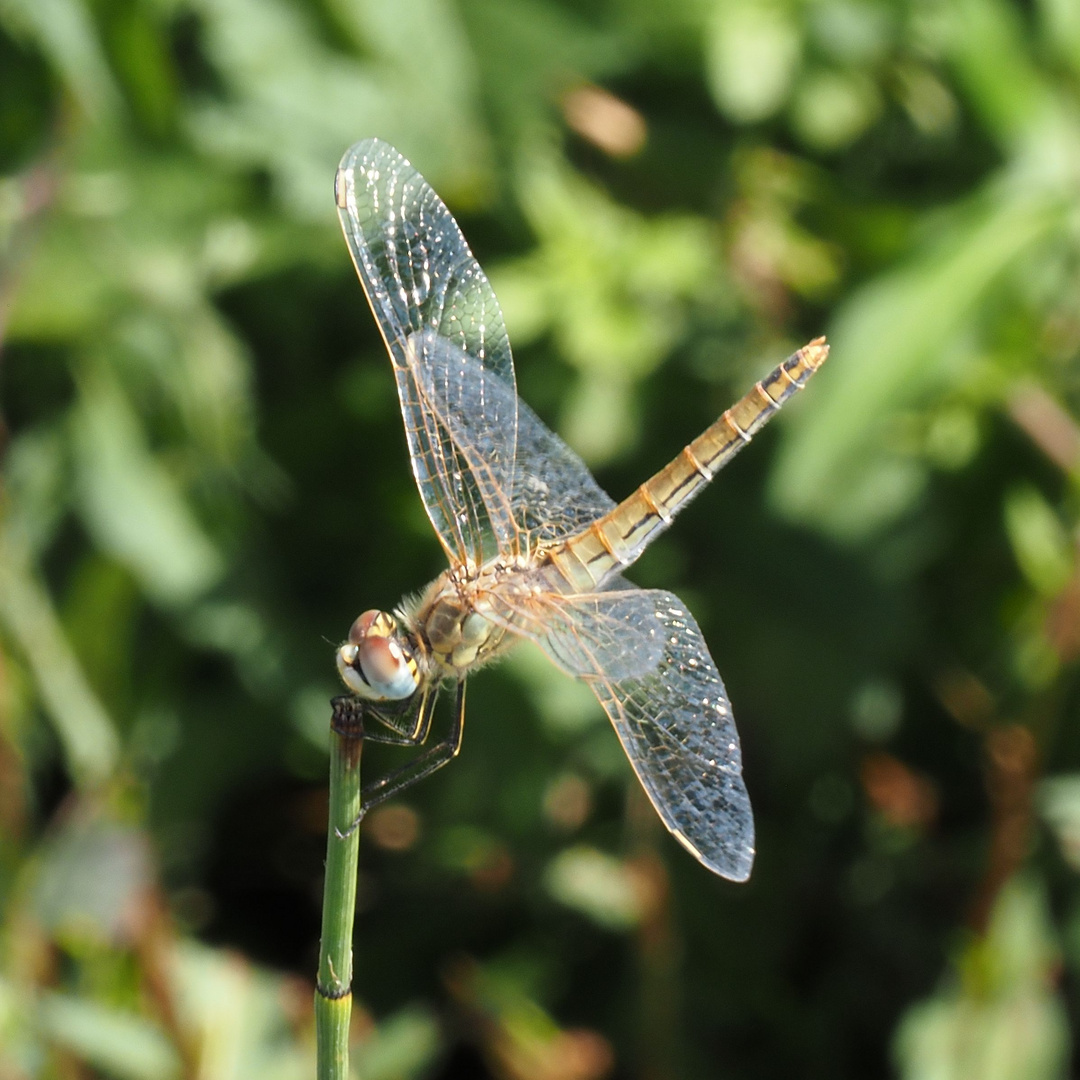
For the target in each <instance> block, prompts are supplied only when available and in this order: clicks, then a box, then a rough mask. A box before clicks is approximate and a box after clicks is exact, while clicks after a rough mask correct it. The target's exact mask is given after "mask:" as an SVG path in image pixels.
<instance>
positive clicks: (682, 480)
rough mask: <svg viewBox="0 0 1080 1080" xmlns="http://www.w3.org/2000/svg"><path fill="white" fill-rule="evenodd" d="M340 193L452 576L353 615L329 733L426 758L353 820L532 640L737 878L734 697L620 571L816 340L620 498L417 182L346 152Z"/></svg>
mask: <svg viewBox="0 0 1080 1080" xmlns="http://www.w3.org/2000/svg"><path fill="white" fill-rule="evenodd" d="M335 199H336V202H337V207H338V213H339V216H340V218H341V224H342V228H343V230H344V233H345V239H346V241H347V243H348V246H349V251H350V253H351V255H352V259H353V263H354V264H355V266H356V270H357V273H358V275H359V277H360V281H361V283H362V285H363V288H364V292H365V293H366V295H367V300H368V303H369V304H370V306H371V310H372V313H373V314H374V317H375V321H376V323H377V324H378V327H379V330H380V332H381V334H382V337H383V340H384V342H385V344H386V348H387V351H388V352H389V354H390V359H391V361H392V365H393V371H394V378H395V380H396V383H397V391H398V398H399V401H400V405H401V412H402V417H403V420H404V424H405V434H406V438H407V442H408V448H409V453H410V457H411V463H412V472H413V476H414V478H415V480H416V484H417V487H418V488H419V491H420V497H421V499H422V501H423V504H424V508H425V510H426V511H427V516H428V517H429V519H430V520H431V524H432V526H433V527H434V529H435V533H436V534H437V536H438V538H439V540H440V542H441V544H442V547H443V550H444V552H445V554H446V557H447V561H448V564H449V565H448V567H447V569H446V570H445V571H443V572H442V573H441V574H440V575H439V576H438V577H437V578H436V579H435V580H434V581H433V582H431V584H430V585H428V586H427V588H426V589H424V590H423V592H422V593H420V594H419V596H418V597H415V598H412V599H406V600H404V601H403V602H402V603H401V604H400V605H399V606H398V607H397V608H396V609H395V611H394V612H392V613H391V612H387V611H379V610H371V611H366V612H364V613H363V614H362V615H360V617H359V618H357V620H356V621H355V622H354V623H353V625H352V627H351V628H350V630H349V634H348V639H347V640H346V641H345V642H344V643H343V644H342V645H341V646H340V647H339V648H338V650H337V654H336V663H337V669H338V672H339V674H340V676H341V679H342V681H343V683H344V684H345V686H346V687H347V689H348V691H349V693H348V694H345V695H342V696H340V697H338V698H336V699H335V700H334V720H333V722H332V723H333V727H334V730H336V731H338V732H340V733H343V734H344V733H349V734H351V735H353V736H356V737H359V738H364V739H369V740H371V741H375V742H388V743H394V744H399V745H408V746H415V747H420V746H423V749H422V750H421V751H420V752H419V753H418V754H416V755H415V756H414V758H413V759H412V760H411V761H408V762H407V763H406V764H404V765H402V766H401V767H400V768H398V769H395V770H393V771H392V772H390V773H388V774H387V775H385V776H382V777H380V778H378V779H376V780H374V781H373V782H371V783H369V784H367V785H366V786H365V787H364V789H363V791H362V796H361V806H362V810H361V817H363V815H364V814H365V813H367V812H368V811H369V810H370V809H371V808H372V807H374V806H376V805H378V804H379V803H381V802H383V801H384V800H386V799H389V798H391V797H393V796H396V795H398V794H400V793H401V792H402V791H403V790H404V789H405V788H407V787H409V786H410V785H412V784H414V783H416V782H417V781H419V780H420V779H422V778H424V777H426V776H428V775H430V774H431V773H432V772H434V771H435V770H436V769H439V768H441V767H442V766H443V765H445V764H446V763H447V762H449V761H450V760H452V759H453V758H454V757H456V756H457V754H458V752H459V751H460V749H461V744H462V735H463V731H464V719H465V684H466V680H467V678H468V676H470V675H471V674H472V673H473V672H474V671H475V670H477V669H479V668H481V667H483V666H484V665H485V664H488V663H490V662H491V661H493V660H496V659H497V658H499V657H501V656H503V655H504V654H505V653H506V651H507V650H508V649H510V648H511V647H512V646H513V645H514V644H515V643H517V642H520V641H522V640H525V641H531V642H534V643H535V644H536V645H538V646H539V647H540V648H541V649H542V650H543V651H544V652H545V653H546V654H547V656H548V657H549V658H550V659H551V660H552V661H553V662H554V664H555V666H556V667H558V668H560V669H562V671H564V672H566V673H567V674H568V675H571V676H573V677H575V678H577V679H580V680H582V681H583V682H585V683H586V684H587V685H588V686H589V688H590V689H591V690H592V691H593V693H595V695H596V697H597V698H598V699H599V701H600V704H601V705H602V706H603V708H604V710H605V711H606V713H607V715H608V716H609V717H610V719H611V722H612V724H613V725H614V728H615V731H616V733H617V734H618V737H619V740H620V741H621V743H622V746H623V749H624V750H625V752H626V755H627V757H628V758H629V760H630V764H631V765H632V766H633V769H634V772H635V773H636V774H637V778H638V780H639V781H640V782H641V785H642V787H643V788H644V789H645V792H646V793H647V795H648V797H649V799H650V800H651V802H652V804H653V806H654V807H655V808H656V811H657V813H658V814H659V816H660V818H661V820H662V821H663V823H664V825H666V826H667V828H668V829H669V830H670V832H671V833H672V834H673V835H674V836H675V838H676V839H677V840H678V841H679V842H680V843H681V844H682V845H683V846H684V847H685V848H686V849H687V850H688V851H689V852H690V853H691V854H692V855H694V856H695V857H696V858H697V859H698V860H699V861H700V862H701V863H703V864H704V865H705V866H706V867H708V868H709V869H710V870H712V871H714V872H715V873H717V874H719V875H721V876H723V877H726V878H729V879H731V880H734V881H744V880H746V878H747V877H749V874H750V869H751V866H752V864H753V859H754V821H753V815H752V812H751V808H750V800H749V798H748V795H747V790H746V786H745V783H744V781H743V776H742V757H741V751H740V746H739V737H738V733H737V732H736V729H735V724H734V721H733V719H732V714H731V706H730V704H729V702H728V697H727V693H726V692H725V690H724V684H723V682H722V681H721V678H720V675H719V673H718V672H717V669H716V665H715V664H714V663H713V660H712V657H711V656H710V655H709V650H708V647H707V645H706V643H705V640H704V638H703V636H702V633H701V630H700V628H699V627H698V625H697V623H696V622H695V621H694V618H693V616H692V615H691V614H690V612H689V611H687V609H686V606H685V605H684V604H683V603H682V601H681V600H679V598H678V597H677V596H675V595H674V594H673V593H670V592H665V591H662V590H657V589H639V588H636V587H635V586H633V585H632V584H631V583H630V582H629V581H627V580H626V578H625V577H623V572H624V571H625V570H626V569H627V568H628V567H629V566H630V565H631V564H632V563H633V562H634V561H635V560H636V559H637V558H638V557H639V556H640V555H641V553H642V552H643V551H644V550H645V548H646V547H647V546H648V545H649V544H650V543H651V542H652V541H653V540H655V539H656V537H657V536H658V535H659V534H660V533H661V532H662V531H663V530H664V529H666V528H667V527H668V526H669V525H670V524H671V522H672V520H673V518H674V517H675V515H676V514H677V513H678V512H679V511H680V510H681V509H682V508H683V507H684V506H686V505H687V503H688V502H689V501H690V500H691V499H692V498H693V497H694V496H695V495H696V494H698V492H699V491H700V490H701V489H702V488H703V487H704V486H705V485H706V484H707V483H708V482H709V481H710V480H712V478H713V477H714V476H715V475H716V473H717V471H718V470H719V469H720V468H721V467H722V466H723V465H724V464H726V463H727V462H728V461H729V460H730V459H731V457H732V456H734V454H735V453H737V452H738V450H739V449H741V447H743V446H744V445H745V444H746V443H747V442H748V441H749V440H750V438H751V436H752V435H753V434H754V432H756V431H757V430H758V429H759V428H760V427H761V426H762V425H763V424H764V423H766V421H768V420H769V418H770V417H771V416H772V415H773V414H774V413H775V412H776V411H777V410H778V409H779V408H780V407H781V405H783V404H784V402H785V401H787V400H788V399H789V398H790V397H791V396H792V395H793V394H794V393H795V392H796V391H797V390H799V389H800V388H801V387H802V386H803V385H804V384H805V383H806V381H807V380H808V379H809V378H810V377H811V376H812V375H813V374H814V372H815V371H816V370H817V369H818V368H819V367H820V366H821V364H822V363H823V362H824V361H825V358H826V356H827V355H828V346H827V345H826V343H825V339H824V338H818V339H816V340H814V341H811V342H810V343H809V344H808V345H805V346H804V347H803V348H801V349H799V350H798V351H797V352H795V353H794V354H793V355H791V356H790V357H789V358H788V359H786V360H785V361H784V362H783V363H782V364H780V365H779V366H778V367H777V368H776V369H775V370H774V371H773V372H772V373H771V374H769V375H767V376H766V377H765V378H763V379H762V380H761V381H760V382H758V383H756V384H755V385H754V387H753V389H751V390H750V391H749V393H747V394H746V396H745V397H743V398H742V399H741V400H740V401H738V402H737V403H736V404H735V405H733V406H732V407H731V408H729V409H728V410H727V411H726V412H725V413H723V415H722V416H721V417H720V418H719V419H718V420H717V421H716V422H715V423H713V424H712V425H711V426H710V427H709V428H707V429H706V430H705V431H704V432H703V433H702V434H701V435H699V436H698V437H697V438H696V439H694V440H693V442H691V443H690V444H689V445H688V446H686V447H684V449H683V450H682V451H681V452H680V453H679V454H678V456H677V457H676V458H675V459H674V460H673V461H672V462H671V463H670V464H668V465H667V466H665V467H664V468H662V469H661V470H660V471H659V472H658V473H656V475H655V476H653V477H652V478H650V479H649V480H646V481H645V483H643V484H642V485H641V486H640V487H639V488H638V489H637V490H636V491H635V492H633V493H632V494H631V495H630V496H628V497H627V498H626V499H624V500H623V501H622V502H620V503H616V502H615V501H614V500H613V499H612V498H611V497H610V496H609V495H608V494H607V493H606V492H604V491H603V490H602V489H601V487H600V486H599V484H597V482H596V480H594V479H593V477H592V475H591V474H590V472H589V470H588V469H587V467H586V466H585V464H584V462H583V461H582V460H581V458H580V457H578V455H577V454H576V453H575V452H574V451H573V450H572V449H570V447H569V446H567V444H566V443H565V442H563V440H562V439H560V438H559V436H558V435H556V434H555V433H554V432H553V431H551V430H550V429H549V428H548V427H547V426H546V425H545V424H544V423H543V422H542V421H541V420H540V418H539V417H538V416H537V415H536V413H535V412H533V410H532V409H531V408H529V406H528V405H527V404H525V402H523V401H522V400H521V399H520V398H519V397H518V395H517V389H516V384H515V377H514V363H513V359H512V356H511V352H510V343H509V341H508V339H507V333H506V327H505V323H504V320H503V315H502V311H501V310H500V308H499V304H498V301H497V300H496V298H495V293H494V291H493V289H492V287H491V284H490V282H489V281H488V279H487V277H486V276H485V274H484V272H483V270H481V268H480V266H479V264H478V263H477V261H476V259H475V258H474V257H473V254H472V252H471V251H470V250H469V246H468V244H467V243H466V241H465V238H464V236H463V235H462V233H461V229H460V228H459V227H458V224H457V222H456V221H455V220H454V218H453V216H452V215H451V213H450V211H449V210H448V209H447V208H446V206H445V204H444V203H443V202H442V200H441V199H440V198H439V197H438V195H436V194H435V192H434V191H433V190H432V188H431V186H430V185H429V184H428V183H427V181H425V180H424V178H423V177H422V176H421V175H420V173H419V172H417V170H416V169H415V168H413V166H412V165H410V164H409V162H408V161H407V160H406V159H405V158H404V157H402V155H401V154H400V153H398V151H397V150H395V149H394V148H393V147H392V146H390V145H388V144H387V143H385V142H382V141H381V140H379V139H366V140H364V141H363V142H359V143H357V144H356V145H355V146H353V147H352V148H351V149H349V150H348V151H347V152H346V154H345V156H344V157H343V158H342V161H341V165H340V167H339V168H338V171H337V175H336V178H335ZM454 686H456V694H455V701H454V709H453V714H452V719H451V722H450V725H449V730H448V732H447V734H446V736H445V737H444V738H441V739H439V740H437V741H436V740H432V744H431V745H427V743H428V736H429V735H430V733H431V730H432V722H433V717H434V713H435V702H436V699H437V697H438V695H439V691H440V689H442V688H444V687H454ZM368 718H371V719H373V720H374V721H376V722H377V723H376V725H374V726H372V725H370V724H368V723H366V721H367V719H368ZM356 824H359V819H358V820H357V823H356Z"/></svg>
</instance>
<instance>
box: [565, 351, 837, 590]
mask: <svg viewBox="0 0 1080 1080" xmlns="http://www.w3.org/2000/svg"><path fill="white" fill-rule="evenodd" d="M828 355H829V346H828V345H826V344H825V339H824V338H816V339H815V340H814V341H811V342H810V344H809V345H804V346H803V347H802V348H801V349H799V350H798V352H796V353H794V354H792V355H791V356H789V357H788V358H787V359H786V360H785V361H784V362H783V363H782V364H780V366H779V367H777V368H776V369H775V370H774V371H773V372H772V373H771V374H769V375H767V376H766V377H765V378H764V379H762V380H761V382H759V383H755V384H754V387H753V389H752V390H751V391H750V392H749V393H748V394H746V395H745V397H743V398H742V399H741V400H739V401H737V402H736V403H735V404H734V405H732V406H731V408H730V409H728V410H727V411H726V412H725V413H724V414H723V415H722V416H721V417H720V419H719V420H717V421H716V422H715V423H714V424H711V425H710V426H709V427H708V428H706V429H705V431H703V432H702V433H701V434H700V435H699V436H698V437H697V438H696V439H694V441H693V442H692V443H690V445H689V446H686V447H684V448H683V450H682V453H680V454H679V455H678V457H676V458H675V460H674V461H672V462H671V463H670V464H668V465H666V466H665V467H664V468H662V469H661V470H660V471H659V472H658V473H657V474H656V475H655V476H653V477H652V478H651V479H649V480H646V481H645V483H644V484H642V485H641V487H639V488H638V489H637V491H635V492H634V493H633V495H631V496H629V498H626V499H624V500H623V501H622V502H621V503H619V505H618V506H616V507H615V508H614V509H613V510H610V511H608V513H606V514H605V515H604V516H603V517H602V518H598V519H597V520H596V521H594V522H593V523H592V524H591V525H590V526H589V527H588V528H587V529H585V530H583V531H582V532H580V533H578V534H577V535H576V536H572V537H571V538H570V539H569V540H567V541H566V542H565V543H564V544H562V545H561V546H560V547H559V548H556V549H555V550H554V551H552V552H551V561H552V563H554V564H555V566H556V567H557V568H558V569H559V571H560V572H561V573H562V575H563V576H564V577H565V578H566V580H567V582H568V583H569V584H570V586H571V589H572V590H573V591H575V592H587V591H591V590H592V589H595V588H597V587H598V586H599V585H601V584H602V583H603V581H604V579H605V578H607V577H608V576H609V575H610V574H612V573H615V572H617V571H619V570H621V569H622V568H623V567H626V566H629V565H630V563H632V562H633V561H634V560H635V559H637V557H638V556H639V555H640V554H641V553H642V551H644V550H645V548H646V547H647V546H648V544H649V543H650V542H651V541H652V540H653V539H654V538H655V537H656V535H657V534H658V533H659V532H660V531H661V530H662V529H664V528H666V527H667V525H668V524H669V522H670V521H671V519H672V518H673V517H674V516H675V515H676V514H677V513H678V512H679V511H680V510H681V509H682V508H683V507H684V506H685V505H686V504H687V503H688V502H689V501H690V500H691V499H692V498H693V497H694V496H695V495H696V494H697V493H698V492H699V491H700V490H701V488H703V487H704V486H705V485H706V484H707V483H708V482H709V481H710V480H711V479H712V478H713V477H714V476H715V475H716V474H717V473H718V472H719V471H720V469H722V468H723V467H724V465H726V464H727V462H728V461H730V460H731V458H733V457H734V456H735V455H736V454H737V453H738V452H739V450H741V449H742V447H743V446H744V445H745V444H746V443H748V442H749V441H750V438H751V436H752V435H753V434H754V432H756V431H757V430H758V428H760V427H761V426H762V425H763V424H765V423H767V422H768V421H769V419H770V418H771V417H772V415H773V414H774V413H775V412H776V411H777V410H778V409H779V408H780V406H781V405H783V404H784V402H785V401H787V400H788V398H790V397H791V396H792V395H793V394H794V393H795V392H796V391H797V390H800V389H802V387H803V386H804V385H805V384H806V383H807V381H808V380H809V378H810V376H811V375H813V374H814V372H815V371H817V369H818V368H819V367H821V365H822V364H823V363H824V362H825V358H826V357H827V356H828Z"/></svg>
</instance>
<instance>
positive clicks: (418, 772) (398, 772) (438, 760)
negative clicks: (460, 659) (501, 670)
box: [338, 679, 465, 836]
mask: <svg viewBox="0 0 1080 1080" xmlns="http://www.w3.org/2000/svg"><path fill="white" fill-rule="evenodd" d="M435 697H436V695H435V694H427V695H426V696H425V700H424V702H423V703H422V704H421V710H420V711H421V712H422V713H426V716H422V717H420V718H419V719H418V722H417V727H418V728H421V729H422V735H423V737H422V738H418V739H416V740H414V744H415V743H416V742H423V740H424V739H426V738H427V734H428V731H429V730H430V728H431V719H432V716H433V715H434V712H435ZM464 731H465V680H464V679H462V681H461V682H459V683H458V686H457V696H456V698H455V700H454V717H453V720H452V721H451V724H450V730H449V732H448V733H447V736H446V738H445V739H443V740H442V741H441V742H437V743H436V744H435V745H434V746H431V747H429V748H428V749H427V750H425V751H424V752H423V753H422V754H420V755H419V756H417V757H416V758H414V759H413V760H412V761H410V762H407V763H406V764H405V765H402V766H401V768H400V769H394V770H393V771H392V772H389V773H387V774H386V775H385V776H380V777H379V779H378V780H373V781H372V782H371V783H370V784H365V785H364V787H363V788H362V789H361V791H360V815H359V816H358V817H357V819H356V820H355V821H354V822H353V823H352V825H351V826H349V828H348V830H346V832H344V833H339V834H338V835H339V836H348V835H349V833H351V832H352V831H353V829H355V828H356V827H357V826H358V825H359V824H360V822H361V821H363V819H364V816H365V815H366V814H367V812H368V811H369V810H372V809H373V808H374V807H376V806H378V805H379V803H383V802H386V800H387V799H392V798H393V797H394V796H395V795H399V794H400V793H401V792H402V791H404V790H405V789H406V788H410V787H412V786H413V784H415V783H418V782H419V781H420V780H424V779H426V778H427V777H429V776H430V775H431V774H432V773H433V772H435V771H436V770H438V769H441V768H442V767H443V766H444V765H445V764H446V763H447V762H448V761H453V759H454V758H456V757H457V756H458V753H459V752H460V750H461V740H462V736H463V734H464Z"/></svg>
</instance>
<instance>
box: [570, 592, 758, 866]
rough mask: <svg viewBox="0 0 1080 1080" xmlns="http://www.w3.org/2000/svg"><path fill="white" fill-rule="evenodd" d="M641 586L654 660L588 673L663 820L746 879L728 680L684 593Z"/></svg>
mask: <svg viewBox="0 0 1080 1080" xmlns="http://www.w3.org/2000/svg"><path fill="white" fill-rule="evenodd" d="M616 595H618V594H616ZM638 595H639V596H643V597H647V598H648V601H649V608H650V611H651V613H652V616H653V618H654V619H655V622H656V624H657V625H658V626H660V627H661V632H662V635H663V638H662V641H663V646H662V649H661V650H660V656H659V662H658V663H657V664H656V666H655V667H654V668H652V669H651V670H650V671H648V672H647V673H643V674H632V675H629V676H624V675H622V674H621V673H620V672H619V670H618V668H616V669H614V670H609V671H603V670H599V669H598V670H597V671H596V672H595V674H594V676H593V677H586V679H587V681H588V683H589V685H590V686H591V687H592V688H593V690H594V692H595V693H596V696H597V697H598V698H599V699H600V703H601V705H603V706H604V709H605V711H606V712H607V714H608V716H609V717H611V722H612V723H613V724H614V725H615V730H616V732H617V733H618V735H619V739H620V740H621V742H622V744H623V749H624V750H625V751H626V754H627V757H629V758H630V764H631V765H633V767H634V772H636V773H637V776H638V779H639V780H640V781H641V784H642V787H644V788H645V791H646V792H647V794H648V796H649V798H650V800H652V804H653V806H655V807H656V810H657V813H658V814H659V815H660V817H661V819H662V820H663V822H664V824H665V825H666V826H667V827H668V828H669V829H670V830H671V832H672V833H674V834H675V836H676V838H677V839H678V840H680V841H681V842H682V844H683V846H684V847H686V848H687V849H688V850H689V851H690V852H691V853H692V854H693V855H695V856H696V857H697V858H698V859H699V860H700V861H701V862H702V863H704V864H705V865H706V866H707V867H709V869H710V870H714V871H715V872H716V873H718V874H721V875H722V876H724V877H726V878H731V879H732V880H733V881H745V880H746V878H747V877H749V875H750V868H751V866H752V865H753V861H754V819H753V815H752V813H751V810H750V800H749V797H748V796H747V793H746V786H745V785H744V783H743V779H742V754H741V751H740V749H739V736H738V732H737V731H736V730H735V722H734V720H733V719H732V716H731V706H730V704H729V703H728V699H727V694H726V692H725V691H724V684H723V682H722V681H721V679H720V675H719V673H718V672H717V670H716V665H715V664H714V663H713V661H712V657H710V656H709V650H708V648H707V647H706V645H705V641H704V639H703V638H702V636H701V630H700V629H699V628H698V625H697V623H696V622H695V621H694V619H693V616H691V615H690V613H689V612H688V611H687V610H686V608H685V607H684V605H683V603H682V601H681V600H679V598H678V597H677V596H674V595H673V594H672V593H668V592H660V591H652V590H650V591H642V592H640V593H638Z"/></svg>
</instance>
